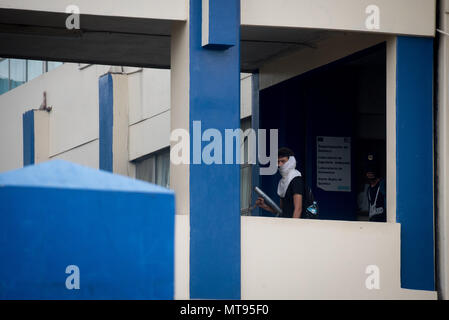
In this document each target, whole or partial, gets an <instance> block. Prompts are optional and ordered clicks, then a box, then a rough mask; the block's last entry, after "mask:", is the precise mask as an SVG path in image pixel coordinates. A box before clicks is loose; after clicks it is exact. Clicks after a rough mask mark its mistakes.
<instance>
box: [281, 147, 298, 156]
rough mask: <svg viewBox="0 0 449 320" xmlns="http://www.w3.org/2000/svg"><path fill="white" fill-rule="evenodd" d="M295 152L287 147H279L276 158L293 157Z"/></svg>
mask: <svg viewBox="0 0 449 320" xmlns="http://www.w3.org/2000/svg"><path fill="white" fill-rule="evenodd" d="M294 156H295V153H294V152H293V151H292V150H291V149H289V148H280V149H279V151H278V158H284V157H287V158H290V157H294Z"/></svg>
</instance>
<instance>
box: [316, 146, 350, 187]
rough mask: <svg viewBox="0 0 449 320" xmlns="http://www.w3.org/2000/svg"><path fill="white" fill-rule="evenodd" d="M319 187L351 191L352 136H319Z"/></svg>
mask: <svg viewBox="0 0 449 320" xmlns="http://www.w3.org/2000/svg"><path fill="white" fill-rule="evenodd" d="M316 145H317V157H316V159H317V160H316V161H317V187H318V188H320V189H323V190H324V191H334V192H351V138H345V137H317V140H316Z"/></svg>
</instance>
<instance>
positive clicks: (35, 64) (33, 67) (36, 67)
mask: <svg viewBox="0 0 449 320" xmlns="http://www.w3.org/2000/svg"><path fill="white" fill-rule="evenodd" d="M42 65H43V62H42V61H37V60H28V61H27V68H28V81H30V80H33V79H34V78H36V77H39V76H40V75H41V74H42V73H43V68H42Z"/></svg>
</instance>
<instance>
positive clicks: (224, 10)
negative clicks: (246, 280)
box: [189, 0, 240, 299]
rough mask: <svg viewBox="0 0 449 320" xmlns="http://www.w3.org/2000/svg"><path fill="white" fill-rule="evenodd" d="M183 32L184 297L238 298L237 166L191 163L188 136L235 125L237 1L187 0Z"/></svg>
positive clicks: (237, 109)
mask: <svg viewBox="0 0 449 320" xmlns="http://www.w3.org/2000/svg"><path fill="white" fill-rule="evenodd" d="M203 5H204V10H205V11H202V6H203ZM203 23H204V24H205V25H203ZM203 32H207V33H208V34H207V35H204V34H203ZM189 34H190V36H189V56H190V57H189V70H190V71H189V72H190V91H189V104H190V109H189V116H190V121H189V127H190V137H191V165H190V169H189V172H190V200H189V201H190V298H191V299H199V298H203V299H240V165H239V164H233V165H225V164H224V162H225V161H224V160H225V154H224V152H223V153H222V157H223V159H222V162H223V164H212V165H206V164H204V163H202V164H194V163H193V159H194V157H195V154H194V153H195V152H196V151H197V150H198V148H195V147H194V142H193V140H192V139H193V135H194V133H193V131H194V130H193V127H194V125H193V122H194V121H201V128H202V131H203V132H204V131H205V130H207V129H210V128H213V129H217V130H218V131H219V132H220V133H221V134H222V137H223V138H224V137H225V129H237V128H240V1H239V0H204V1H201V0H190V18H189ZM207 144H208V142H202V146H201V147H204V146H205V145H207ZM223 148H224V144H223ZM201 149H202V148H201ZM196 156H198V155H196Z"/></svg>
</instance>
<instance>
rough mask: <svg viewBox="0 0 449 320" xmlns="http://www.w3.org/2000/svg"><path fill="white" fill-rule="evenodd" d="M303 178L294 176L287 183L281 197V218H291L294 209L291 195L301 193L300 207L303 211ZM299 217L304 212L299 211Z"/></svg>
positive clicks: (302, 215)
mask: <svg viewBox="0 0 449 320" xmlns="http://www.w3.org/2000/svg"><path fill="white" fill-rule="evenodd" d="M304 190H305V187H304V179H303V178H302V177H295V178H293V180H292V181H290V184H289V185H288V188H287V192H286V193H285V197H284V198H281V199H282V215H281V217H282V218H293V212H294V211H295V203H294V201H293V195H295V194H300V195H302V209H303V211H304ZM301 217H304V212H303V213H301Z"/></svg>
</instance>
